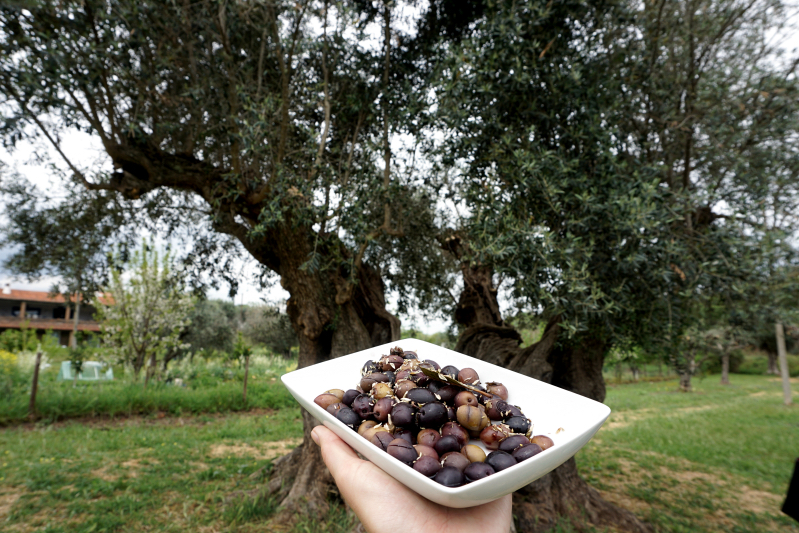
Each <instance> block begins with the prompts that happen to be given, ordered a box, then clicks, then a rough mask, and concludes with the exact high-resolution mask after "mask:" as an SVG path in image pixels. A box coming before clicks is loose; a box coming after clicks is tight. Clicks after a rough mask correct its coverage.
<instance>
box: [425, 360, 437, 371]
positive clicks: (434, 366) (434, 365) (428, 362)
mask: <svg viewBox="0 0 799 533" xmlns="http://www.w3.org/2000/svg"><path fill="white" fill-rule="evenodd" d="M424 362H425V363H427V364H429V365H430V366H432V367H433V368H434V369H436V370H441V367H440V366H439V365H438V363H436V362H435V361H433V360H432V359H425V360H424Z"/></svg>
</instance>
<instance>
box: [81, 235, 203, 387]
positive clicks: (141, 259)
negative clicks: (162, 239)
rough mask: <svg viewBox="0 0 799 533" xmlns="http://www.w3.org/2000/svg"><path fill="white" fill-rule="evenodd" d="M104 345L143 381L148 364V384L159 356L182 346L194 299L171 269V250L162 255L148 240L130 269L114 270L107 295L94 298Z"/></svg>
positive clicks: (137, 252) (133, 258)
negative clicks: (183, 334)
mask: <svg viewBox="0 0 799 533" xmlns="http://www.w3.org/2000/svg"><path fill="white" fill-rule="evenodd" d="M94 305H95V306H96V307H97V315H98V320H99V322H100V328H101V331H102V336H103V341H104V346H105V348H106V349H107V350H108V352H109V353H110V354H111V355H112V356H113V357H115V358H116V359H117V360H118V361H119V362H121V363H125V364H128V365H130V366H131V367H132V368H133V371H134V373H135V375H136V378H137V379H138V377H139V373H140V372H141V369H142V368H143V367H144V366H145V365H147V371H146V375H145V380H144V386H145V387H146V386H147V383H148V381H149V380H150V378H152V377H153V375H154V373H155V372H156V371H157V364H158V361H159V360H163V358H164V357H165V356H166V354H167V353H169V352H170V351H172V350H175V349H179V348H181V347H182V346H181V342H180V336H181V332H182V331H183V329H184V328H186V326H188V324H189V318H188V317H189V312H190V311H191V308H192V307H193V305H194V302H193V299H192V297H191V296H190V295H188V294H186V293H185V292H184V291H183V290H182V289H181V287H180V284H179V283H178V280H177V278H176V277H175V275H174V273H173V272H172V266H171V256H170V254H169V252H167V253H165V254H163V255H161V254H159V253H158V251H157V250H156V249H155V248H154V246H152V244H150V245H147V243H146V242H144V243H143V244H142V247H141V248H140V249H138V250H136V251H135V252H134V253H133V256H132V259H131V261H130V269H129V270H128V271H127V272H126V273H124V275H123V273H122V272H121V271H120V270H118V269H114V270H112V272H111V279H110V281H109V284H108V286H107V287H106V289H105V292H104V295H103V297H102V298H95V301H94Z"/></svg>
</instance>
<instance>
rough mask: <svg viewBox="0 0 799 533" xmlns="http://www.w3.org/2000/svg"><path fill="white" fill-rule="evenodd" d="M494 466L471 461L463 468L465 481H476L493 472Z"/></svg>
mask: <svg viewBox="0 0 799 533" xmlns="http://www.w3.org/2000/svg"><path fill="white" fill-rule="evenodd" d="M495 472H496V471H495V470H494V468H493V467H492V466H491V465H489V464H486V463H472V464H470V465H469V466H467V467H466V468H465V469H464V470H463V475H464V477H465V478H466V481H467V482H472V481H477V480H478V479H483V478H484V477H488V476H490V475H491V474H493V473H495Z"/></svg>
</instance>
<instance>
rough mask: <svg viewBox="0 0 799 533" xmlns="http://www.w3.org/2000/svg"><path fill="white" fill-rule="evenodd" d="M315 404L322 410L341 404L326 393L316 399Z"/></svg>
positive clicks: (334, 397)
mask: <svg viewBox="0 0 799 533" xmlns="http://www.w3.org/2000/svg"><path fill="white" fill-rule="evenodd" d="M314 403H315V404H316V405H318V406H319V407H321V408H322V409H327V408H328V406H330V405H333V404H334V403H339V399H338V398H337V397H336V396H334V395H333V394H328V393H324V394H320V395H319V396H317V397H316V398H314Z"/></svg>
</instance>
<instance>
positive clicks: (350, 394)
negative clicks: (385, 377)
mask: <svg viewBox="0 0 799 533" xmlns="http://www.w3.org/2000/svg"><path fill="white" fill-rule="evenodd" d="M360 395H361V393H360V392H358V391H357V390H355V389H350V390H348V391H347V392H345V393H344V398H342V400H341V403H343V404H344V405H346V406H347V407H351V406H352V400H354V399H355V398H357V397H358V396H360Z"/></svg>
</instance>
